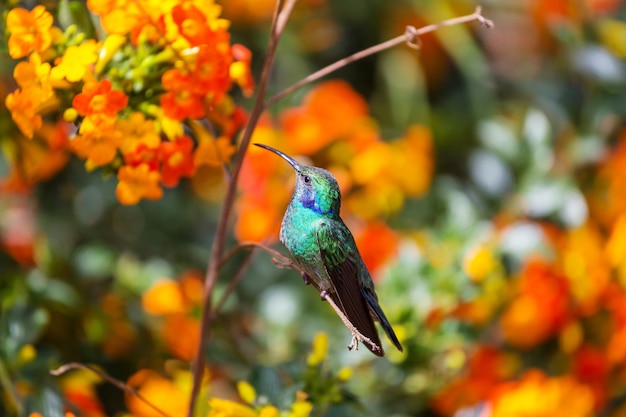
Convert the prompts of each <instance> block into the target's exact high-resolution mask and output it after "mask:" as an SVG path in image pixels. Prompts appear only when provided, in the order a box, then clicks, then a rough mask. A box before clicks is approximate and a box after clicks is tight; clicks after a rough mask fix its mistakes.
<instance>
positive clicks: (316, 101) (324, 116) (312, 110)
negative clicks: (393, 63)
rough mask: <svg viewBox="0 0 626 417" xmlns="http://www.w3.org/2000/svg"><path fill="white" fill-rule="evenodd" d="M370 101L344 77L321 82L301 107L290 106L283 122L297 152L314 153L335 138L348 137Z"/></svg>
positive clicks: (364, 116) (284, 114)
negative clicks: (343, 78) (344, 79)
mask: <svg viewBox="0 0 626 417" xmlns="http://www.w3.org/2000/svg"><path fill="white" fill-rule="evenodd" d="M364 119H367V103H366V102H365V100H364V99H363V97H361V96H360V95H359V94H358V93H357V92H356V91H354V90H353V89H352V87H350V85H349V84H348V83H346V82H345V81H340V80H334V81H327V82H325V83H322V84H319V85H318V86H316V87H315V88H314V89H313V90H311V92H310V93H309V94H308V95H307V96H306V98H305V100H304V103H303V105H302V106H301V107H297V108H294V109H289V110H287V111H285V112H284V113H283V114H282V116H281V123H282V125H283V129H284V130H285V133H286V135H287V136H288V137H289V138H290V141H289V144H290V146H291V147H292V151H293V152H294V153H296V154H299V153H301V154H304V155H311V154H313V153H315V152H317V151H319V150H320V149H322V148H323V147H325V146H326V145H328V144H329V143H330V142H331V141H332V140H334V139H339V138H344V139H347V138H349V136H350V135H351V133H352V132H353V131H354V129H355V126H357V125H358V124H359V123H360V122H361V121H362V120H364Z"/></svg>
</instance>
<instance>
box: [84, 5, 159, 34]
mask: <svg viewBox="0 0 626 417" xmlns="http://www.w3.org/2000/svg"><path fill="white" fill-rule="evenodd" d="M139 3H140V4H141V3H143V4H144V7H145V6H146V5H145V2H144V1H141V2H139ZM160 3H163V2H152V3H151V5H150V6H151V7H146V8H145V9H146V10H149V11H153V10H155V9H157V8H156V7H155V6H156V5H158V4H160ZM87 7H88V8H89V10H91V11H92V12H93V13H95V14H97V15H100V17H101V18H102V26H104V28H105V29H106V31H107V33H111V34H118V35H125V34H127V33H129V32H131V31H132V30H136V29H137V28H138V27H140V26H141V25H142V24H143V23H144V22H146V19H145V17H144V16H143V13H142V10H141V9H139V7H137V3H136V2H134V1H127V0H87ZM157 10H159V9H157ZM155 20H158V19H155Z"/></svg>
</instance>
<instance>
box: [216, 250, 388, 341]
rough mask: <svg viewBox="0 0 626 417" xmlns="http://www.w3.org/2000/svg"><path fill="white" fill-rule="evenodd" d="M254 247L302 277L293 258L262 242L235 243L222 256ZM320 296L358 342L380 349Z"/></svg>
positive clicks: (336, 308) (228, 255) (338, 309)
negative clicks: (235, 244)
mask: <svg viewBox="0 0 626 417" xmlns="http://www.w3.org/2000/svg"><path fill="white" fill-rule="evenodd" d="M254 248H259V249H262V250H264V251H265V252H267V253H269V254H270V255H272V257H273V261H274V263H276V264H277V265H278V264H279V266H280V267H281V268H285V269H287V268H289V269H295V270H296V271H298V272H299V273H300V275H302V276H303V277H304V275H305V271H304V270H303V269H302V268H300V267H299V266H298V265H297V264H296V263H294V262H293V260H291V258H289V257H288V256H286V255H284V254H282V253H280V252H278V251H277V250H275V249H272V248H270V247H269V246H266V245H264V244H262V243H256V242H248V243H242V244H240V245H237V246H235V247H234V248H233V249H231V250H230V251H229V252H228V253H227V254H226V255H225V256H224V259H225V260H226V259H230V258H231V257H232V256H233V255H234V254H235V253H236V252H237V251H239V250H241V249H254ZM229 286H230V284H229ZM322 298H323V299H324V300H326V301H328V304H330V306H331V307H332V308H333V309H334V310H335V312H336V313H337V315H338V316H339V318H340V319H341V321H343V324H345V325H346V327H347V328H348V330H350V332H351V333H352V335H353V336H354V337H355V338H356V340H358V341H360V342H364V343H367V344H368V345H370V346H371V347H372V349H373V350H375V351H377V350H380V346H378V345H377V344H376V343H374V342H373V341H372V340H371V339H369V338H368V337H366V336H364V335H363V334H362V333H361V332H359V331H358V330H357V328H356V327H354V326H353V325H352V323H351V322H350V320H349V319H348V317H346V315H345V314H344V313H343V311H341V309H340V308H339V307H338V306H337V304H335V302H334V301H333V299H332V298H331V297H329V296H328V295H327V294H325V293H323V295H322ZM356 348H357V349H358V343H357V344H356Z"/></svg>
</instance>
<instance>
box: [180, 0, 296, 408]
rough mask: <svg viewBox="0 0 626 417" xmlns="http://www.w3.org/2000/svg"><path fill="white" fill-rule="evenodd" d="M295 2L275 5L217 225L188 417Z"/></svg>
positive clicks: (287, 1)
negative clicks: (230, 230) (231, 227)
mask: <svg viewBox="0 0 626 417" xmlns="http://www.w3.org/2000/svg"><path fill="white" fill-rule="evenodd" d="M295 1H296V0H285V2H284V4H283V3H282V2H281V1H277V3H276V7H275V9H274V15H273V18H272V26H271V33H270V40H269V45H268V50H267V56H266V58H265V62H264V65H263V70H262V72H261V79H260V81H259V86H258V90H257V94H256V97H255V101H254V105H253V108H252V111H251V113H250V118H249V119H248V123H247V124H246V128H245V130H244V133H243V137H242V139H241V143H240V145H239V149H238V150H237V153H236V155H235V160H234V163H233V170H232V172H231V177H230V181H229V183H228V187H227V190H226V197H225V198H224V205H223V206H222V212H221V214H220V218H219V221H218V224H217V231H216V234H215V239H214V242H213V249H212V251H211V256H210V258H209V264H208V267H207V273H206V276H205V279H204V293H203V307H202V308H203V310H202V319H201V322H200V341H199V343H198V349H197V352H196V357H195V360H194V366H193V386H192V390H191V396H190V399H189V409H188V411H187V417H193V414H194V410H195V404H196V400H197V397H198V393H199V392H200V386H201V384H202V378H203V376H204V365H205V361H204V350H205V346H206V343H207V337H208V334H209V327H210V323H211V316H212V314H211V303H212V296H213V289H214V287H215V283H216V281H217V276H218V272H219V265H220V263H221V258H222V255H223V253H224V245H225V241H226V231H227V227H228V221H229V218H230V214H231V212H232V206H233V204H234V201H235V194H236V191H237V180H238V178H239V173H240V172H241V166H242V164H243V159H244V157H245V155H246V151H247V149H248V145H249V144H250V139H251V137H252V132H253V131H254V129H255V127H256V124H257V123H258V121H259V118H260V117H261V114H262V113H263V109H264V106H263V101H264V97H265V90H266V88H267V83H268V80H269V75H270V72H271V69H272V64H273V62H274V57H275V55H276V48H277V47H278V41H279V39H280V36H281V34H282V29H283V28H284V26H285V24H286V21H287V19H288V18H289V14H290V13H291V10H293V7H294V4H295ZM281 6H282V7H281Z"/></svg>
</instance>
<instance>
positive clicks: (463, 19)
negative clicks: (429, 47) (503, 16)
mask: <svg viewBox="0 0 626 417" xmlns="http://www.w3.org/2000/svg"><path fill="white" fill-rule="evenodd" d="M473 21H478V22H480V23H481V24H482V25H484V26H486V27H488V28H490V27H493V21H491V20H489V19H487V18H485V17H484V16H483V15H482V8H481V7H480V6H477V7H476V9H475V10H474V13H472V14H468V15H465V16H460V17H454V18H452V19H448V20H444V21H443V22H439V23H434V24H432V25H428V26H424V27H421V28H419V29H416V28H414V27H413V26H407V28H406V31H405V32H404V34H402V35H399V36H396V37H395V38H392V39H389V40H387V41H385V42H381V43H379V44H377V45H374V46H371V47H369V48H367V49H363V50H362V51H359V52H357V53H355V54H352V55H350V56H347V57H345V58H342V59H340V60H339V61H336V62H334V63H332V64H330V65H328V66H326V67H324V68H322V69H320V70H318V71H316V72H314V73H312V74H310V75H307V76H306V77H304V78H303V79H301V80H300V81H298V82H297V83H295V84H293V85H291V86H289V87H287V88H285V89H284V90H282V91H281V92H279V93H277V94H275V95H274V96H272V97H271V98H269V99H268V100H267V102H266V103H265V107H266V108H268V107H270V106H271V105H272V104H274V103H276V102H277V101H278V100H280V99H282V98H283V97H285V96H287V95H289V94H291V93H292V92H294V91H295V90H297V89H299V88H301V87H304V86H305V85H307V84H310V83H312V82H314V81H317V80H319V79H320V78H323V77H325V76H327V75H328V74H331V73H333V72H335V71H337V70H338V69H339V68H343V67H345V66H346V65H348V64H351V63H353V62H355V61H358V60H361V59H363V58H366V57H368V56H370V55H374V54H377V53H379V52H382V51H384V50H386V49H389V48H392V47H394V46H396V45H399V44H401V43H403V42H406V43H407V44H408V45H409V46H411V47H413V48H418V47H419V39H418V38H419V37H420V36H422V35H424V34H426V33H429V32H433V31H435V30H437V29H439V28H442V27H445V26H454V25H459V24H461V23H468V22H473Z"/></svg>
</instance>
